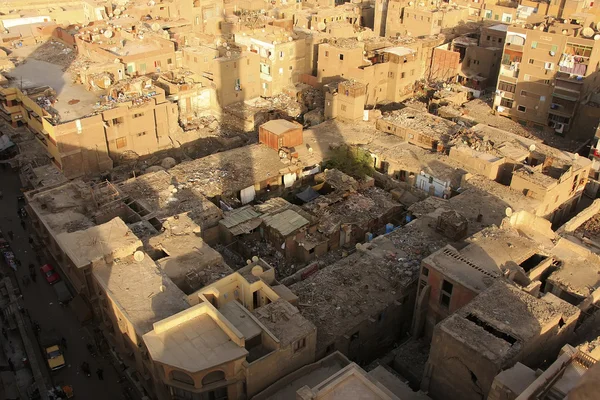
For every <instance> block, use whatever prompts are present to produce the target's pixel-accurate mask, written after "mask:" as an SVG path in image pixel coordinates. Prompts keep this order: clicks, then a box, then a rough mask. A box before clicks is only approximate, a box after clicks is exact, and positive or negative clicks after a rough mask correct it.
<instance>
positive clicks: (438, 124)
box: [383, 107, 460, 137]
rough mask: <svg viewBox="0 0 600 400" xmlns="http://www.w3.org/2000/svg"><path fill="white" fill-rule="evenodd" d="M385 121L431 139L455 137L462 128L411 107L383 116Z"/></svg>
mask: <svg viewBox="0 0 600 400" xmlns="http://www.w3.org/2000/svg"><path fill="white" fill-rule="evenodd" d="M383 119H384V120H386V121H390V122H393V123H395V124H396V125H398V126H401V127H403V128H408V129H412V130H414V131H417V132H420V133H423V134H426V135H429V136H431V137H442V136H445V135H454V134H455V133H456V132H457V131H458V130H459V128H460V126H458V125H457V124H455V123H454V122H452V121H448V120H445V119H443V118H438V117H434V116H432V115H430V114H427V113H424V112H421V111H419V110H415V109H413V108H410V107H406V108H403V109H401V110H397V111H391V112H386V113H384V114H383Z"/></svg>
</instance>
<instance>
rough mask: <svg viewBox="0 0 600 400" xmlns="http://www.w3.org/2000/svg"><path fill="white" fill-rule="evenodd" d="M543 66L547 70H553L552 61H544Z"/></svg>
mask: <svg viewBox="0 0 600 400" xmlns="http://www.w3.org/2000/svg"><path fill="white" fill-rule="evenodd" d="M544 68H545V69H547V70H553V69H554V63H551V62H545V63H544Z"/></svg>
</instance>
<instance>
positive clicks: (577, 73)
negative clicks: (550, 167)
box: [494, 19, 600, 135]
mask: <svg viewBox="0 0 600 400" xmlns="http://www.w3.org/2000/svg"><path fill="white" fill-rule="evenodd" d="M533 28H535V29H527V28H521V27H516V26H511V27H510V28H509V29H508V32H507V36H506V44H505V46H504V53H503V56H502V57H503V58H502V65H501V67H500V75H499V77H498V86H497V94H496V97H495V99H494V110H496V111H497V112H498V114H499V115H504V116H508V117H510V118H511V119H515V120H518V121H520V122H522V123H524V124H527V125H528V126H532V127H536V128H537V129H541V130H553V131H554V132H556V133H557V134H559V135H565V134H567V133H568V132H569V130H570V128H571V127H572V126H573V123H574V119H576V118H577V115H578V114H577V112H578V109H579V107H580V104H581V103H582V102H585V101H586V99H588V96H589V95H590V94H591V93H595V92H597V90H598V83H597V82H596V81H595V78H594V76H595V75H596V67H595V66H596V64H598V62H600V50H599V47H598V43H597V42H596V41H594V40H593V39H592V38H591V36H593V35H594V31H593V30H591V28H589V27H588V28H589V29H585V28H584V26H583V25H582V24H577V23H572V24H561V23H559V22H558V21H554V20H550V19H548V20H544V21H542V22H539V23H536V24H534V25H533ZM584 30H585V32H584ZM590 30H591V33H590ZM564 32H566V33H564ZM590 35H591V36H590ZM592 123H595V121H594V122H592Z"/></svg>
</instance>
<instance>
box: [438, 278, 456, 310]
mask: <svg viewBox="0 0 600 400" xmlns="http://www.w3.org/2000/svg"><path fill="white" fill-rule="evenodd" d="M452 289H453V285H452V284H451V283H450V282H448V281H447V280H444V282H443V283H442V293H441V295H440V304H441V305H442V306H443V307H446V308H450V299H451V298H452Z"/></svg>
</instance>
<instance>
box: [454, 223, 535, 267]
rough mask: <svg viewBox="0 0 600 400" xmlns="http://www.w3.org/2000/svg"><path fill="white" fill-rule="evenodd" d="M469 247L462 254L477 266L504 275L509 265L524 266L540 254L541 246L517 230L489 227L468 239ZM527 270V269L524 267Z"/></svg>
mask: <svg viewBox="0 0 600 400" xmlns="http://www.w3.org/2000/svg"><path fill="white" fill-rule="evenodd" d="M467 241H468V242H469V245H468V246H467V247H465V248H464V249H462V250H461V251H460V254H461V255H463V256H464V257H466V258H468V259H469V260H471V261H473V262H474V263H475V264H477V265H486V266H488V265H489V266H490V267H491V268H492V270H493V269H496V271H498V272H500V273H502V270H503V269H505V268H506V265H507V263H509V262H513V263H516V264H519V265H521V264H523V263H524V262H525V261H526V260H527V259H529V258H530V257H531V256H533V255H535V254H537V253H540V252H541V250H540V248H539V245H538V244H537V243H536V242H534V241H533V240H531V239H529V238H527V237H525V236H523V235H521V234H519V232H518V231H517V230H516V229H511V228H497V227H489V228H485V229H484V230H482V231H480V232H478V233H476V234H474V235H473V236H471V237H469V238H468V239H467ZM524 268H525V269H527V267H524Z"/></svg>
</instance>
